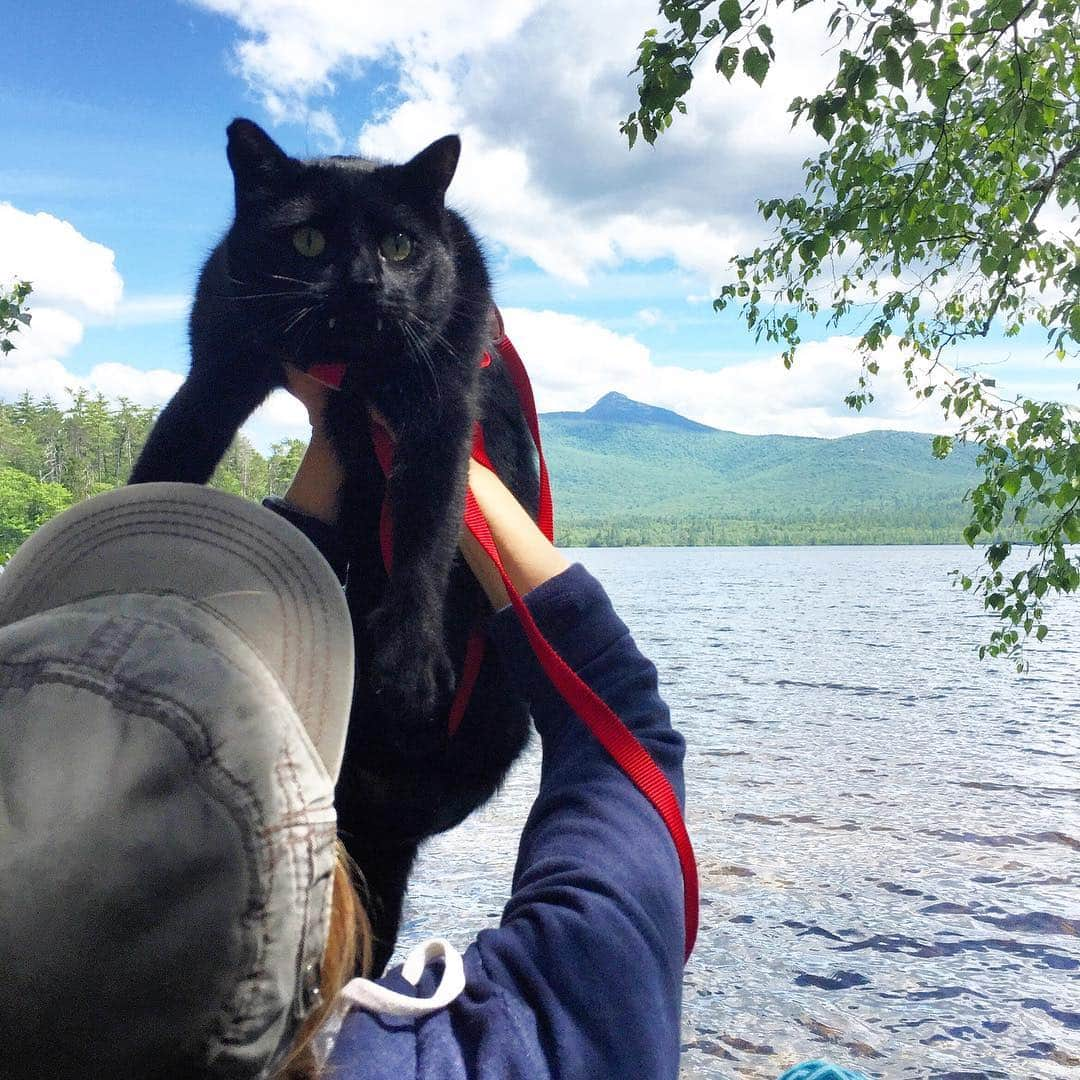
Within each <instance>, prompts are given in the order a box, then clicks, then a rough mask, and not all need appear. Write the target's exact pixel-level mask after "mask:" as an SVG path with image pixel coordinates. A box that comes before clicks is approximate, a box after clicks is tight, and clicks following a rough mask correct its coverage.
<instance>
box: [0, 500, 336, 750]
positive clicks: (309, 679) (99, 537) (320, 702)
mask: <svg viewBox="0 0 1080 1080" xmlns="http://www.w3.org/2000/svg"><path fill="white" fill-rule="evenodd" d="M203 490H204V492H205V491H206V490H210V489H203ZM215 497H216V496H215ZM223 497H225V498H230V497H228V496H223ZM230 501H231V498H230ZM150 505H153V506H155V507H156V508H162V509H163V510H165V511H166V512H172V513H177V514H178V519H177V521H176V522H174V523H169V524H170V527H169V528H168V529H167V530H166V531H165V532H164V535H166V536H168V537H169V538H170V539H176V538H177V536H184V537H185V538H187V539H195V540H200V541H206V540H207V539H208V538H209V539H214V540H218V541H222V542H228V541H232V542H233V543H232V544H229V546H230V547H232V548H233V554H235V555H238V556H239V557H241V558H243V560H244V562H245V563H246V564H247V565H249V566H252V567H254V568H255V569H257V570H260V571H262V572H263V573H264V574H265V573H266V572H268V571H275V572H276V574H275V576H276V577H277V578H278V580H277V581H276V582H274V583H273V584H275V585H284V586H285V588H286V592H287V593H288V599H290V600H292V601H293V609H292V613H293V614H294V615H299V614H307V615H310V603H311V600H312V599H314V598H316V597H317V598H318V604H319V607H320V609H321V610H322V611H324V612H325V610H326V605H325V602H324V596H325V594H324V592H323V590H322V589H320V588H319V587H318V586H319V583H318V582H317V581H316V580H315V579H314V577H313V576H312V575H310V574H308V573H307V572H306V569H307V567H306V564H305V563H304V562H303V561H300V562H290V561H288V560H283V559H282V558H281V552H280V551H279V549H277V548H275V547H273V546H271V545H269V544H267V543H266V542H265V537H264V535H263V533H261V532H258V531H255V529H254V527H253V526H250V525H249V523H248V522H244V521H242V520H240V519H237V518H236V517H235V516H231V517H230V516H225V515H224V514H223V513H222V512H221V511H218V508H217V507H210V506H206V505H202V506H200V507H199V510H200V512H201V513H202V514H203V515H204V518H203V519H201V520H193V519H192V516H191V509H192V507H191V505H190V504H189V503H187V502H185V501H184V500H178V499H159V500H156V501H155V502H153V503H151V501H150V500H146V501H144V502H143V503H140V504H139V505H138V506H129V505H124V506H119V507H108V508H103V509H99V510H97V511H96V513H95V515H94V516H90V515H87V516H86V517H85V518H83V519H82V520H80V521H77V522H73V523H71V524H69V525H67V527H66V532H64V533H62V534H61V536H62V537H63V539H64V543H63V544H62V545H61V544H60V542H59V539H60V538H59V537H58V538H57V541H56V542H54V543H53V544H52V548H51V550H50V549H48V548H47V549H46V551H47V552H49V554H50V555H51V559H46V558H45V557H44V553H41V555H40V556H39V560H38V566H37V567H36V569H37V571H38V572H37V574H36V576H35V575H34V574H33V573H29V574H28V576H27V578H26V579H25V580H24V581H23V582H22V583H21V584H22V588H21V589H16V591H15V592H14V593H13V594H12V595H11V596H10V598H9V599H8V605H9V606H13V605H14V602H15V601H17V600H19V599H20V598H21V596H22V595H24V594H25V593H26V592H28V591H30V589H31V587H32V586H33V585H34V584H35V583H36V579H40V578H41V577H44V576H46V571H47V570H48V569H49V567H48V565H47V563H48V562H51V563H53V564H55V563H56V562H68V561H71V560H72V559H74V558H79V557H82V556H84V555H86V554H88V553H89V552H91V551H93V550H96V549H97V548H99V547H101V546H103V545H104V544H105V543H107V542H108V539H109V537H108V536H106V535H104V531H103V523H104V528H108V527H110V526H111V527H112V529H113V530H114V531H120V532H121V533H122V534H123V535H125V536H126V535H128V532H129V530H127V529H125V528H123V526H124V525H125V524H130V522H131V521H132V520H133V519H134V521H135V522H136V523H137V524H139V525H140V526H141V527H142V528H143V531H144V532H146V533H148V534H149V535H156V534H158V530H156V529H153V528H148V526H151V525H152V524H154V523H153V522H152V521H149V520H147V516H146V510H147V507H148V506H150ZM215 514H217V515H218V517H217V521H214V522H213V524H218V523H220V524H222V525H223V527H224V528H223V530H219V529H215V528H212V527H209V525H208V524H207V519H212V518H213V517H214V515H215ZM271 516H272V515H271ZM274 520H275V521H276V520H277V519H276V518H275V519H274ZM158 524H161V525H162V526H165V525H166V522H163V521H162V522H159V523H158ZM281 524H282V525H286V524H287V523H285V522H282V523H281ZM200 525H201V526H202V527H201V528H200V527H199V526H200ZM275 528H277V526H276V525H275V526H270V525H269V523H268V524H267V529H266V530H264V531H265V532H272V531H273V530H274V529H275ZM88 531H89V532H91V533H92V534H93V535H94V537H95V542H94V543H93V544H92V545H89V546H86V547H81V546H79V541H80V540H82V539H83V534H84V533H86V532H88ZM278 532H279V533H280V536H279V537H277V538H276V539H278V540H279V541H280V542H281V543H283V544H285V545H286V546H287V547H289V548H291V549H292V551H293V553H294V554H295V555H300V554H301V548H300V546H299V545H298V543H297V541H298V540H299V539H302V534H300V533H299V532H298V531H297V530H295V528H293V527H291V526H290V527H289V529H288V531H287V532H286V531H282V530H281V529H278ZM238 536H242V537H243V538H244V539H246V540H247V541H249V544H250V549H254V553H255V554H261V555H263V556H264V557H265V562H264V563H262V564H255V563H253V562H252V560H251V558H250V557H248V556H250V555H251V554H252V551H251V550H243V549H240V550H237V549H236V548H235V547H234V545H235V542H236V540H237V537H238ZM72 548H74V549H75V550H74V552H72V551H71V549H72ZM64 555H66V556H67V558H61V557H60V556H64ZM308 555H310V552H308ZM301 570H303V571H304V572H303V573H301V572H300V571H301ZM283 579H284V580H283ZM290 579H291V580H290ZM294 584H295V585H297V586H299V588H297V589H295V590H294V589H293V588H290V587H289V586H290V585H294ZM305 585H306V586H308V588H307V589H304V588H303V586H305ZM297 592H299V593H300V595H301V596H304V597H305V598H306V603H304V602H302V603H296V602H295V595H296V593H297ZM275 593H276V594H277V595H278V597H279V599H284V597H282V595H281V592H280V591H278V589H277V588H275ZM308 629H309V630H311V629H315V628H313V627H309V628H308ZM283 643H284V645H285V650H284V652H285V655H284V657H283V660H284V665H283V666H284V667H285V668H286V669H289V668H293V671H292V672H291V674H292V675H293V677H294V678H296V679H297V681H299V673H300V672H302V673H303V676H304V684H305V685H304V687H303V692H304V694H305V699H306V700H308V701H309V702H310V704H311V706H312V709H313V712H314V715H313V716H312V717H311V718H310V719H311V720H312V721H314V729H315V732H316V738H318V739H321V738H322V735H323V732H324V728H325V720H326V717H325V712H326V709H325V705H326V702H325V685H324V684H321V683H316V682H315V679H314V675H315V672H314V670H313V665H310V664H301V663H299V662H298V661H294V660H293V658H292V656H291V653H292V651H293V650H292V648H291V647H292V646H293V644H294V642H293V640H292V635H291V634H288V633H287V634H285V635H283ZM315 655H318V650H315ZM298 689H299V687H298ZM316 689H317V690H318V693H317V694H316V692H315V691H316Z"/></svg>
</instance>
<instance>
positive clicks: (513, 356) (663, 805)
mask: <svg viewBox="0 0 1080 1080" xmlns="http://www.w3.org/2000/svg"><path fill="white" fill-rule="evenodd" d="M495 347H496V348H497V349H498V352H499V355H500V357H501V358H502V359H503V361H504V364H505V367H506V369H507V372H508V374H509V375H510V377H511V379H512V380H513V383H514V387H515V389H516V390H517V394H518V399H519V400H520V402H521V408H522V412H523V413H524V415H525V419H526V422H527V423H528V425H529V430H530V432H531V433H532V437H533V442H534V443H535V444H536V449H537V453H538V454H539V457H540V501H539V506H538V512H537V525H538V526H539V527H540V529H541V531H542V532H543V533H544V535H545V536H546V537H547V538H548V539H549V540H552V539H553V537H554V512H553V507H552V500H551V485H550V481H549V478H548V471H547V464H546V462H545V461H544V452H543V449H542V448H541V445H540V422H539V418H538V416H537V413H536V404H535V401H534V399H533V393H532V386H531V385H530V383H529V376H528V373H527V372H526V371H525V365H524V364H523V363H522V360H521V357H520V356H519V355H518V352H517V349H515V348H514V346H513V345H512V344H511V342H510V339H509V338H508V337H507V336H506V335H505V333H504V334H502V336H501V337H500V338H499V340H498V341H497V342H496V344H495ZM485 358H486V360H487V363H484V359H485ZM490 362H491V358H490V356H488V354H486V353H485V354H484V358H482V359H481V366H483V367H487V366H488V364H490ZM371 438H372V442H373V443H374V445H375V453H376V455H377V457H378V459H379V464H380V466H381V467H382V471H383V473H384V475H387V476H388V475H389V473H390V468H391V465H392V463H393V455H394V444H393V441H392V440H391V439H390V436H389V434H388V433H387V432H386V430H385V429H384V428H383V427H382V426H381V425H380V424H377V423H375V422H374V421H372V424H371ZM472 456H473V457H474V458H475V459H476V461H477V462H479V464H481V465H483V466H484V467H485V468H488V469H491V470H492V471H493V472H494V471H495V470H494V469H493V467H492V464H491V461H490V460H489V459H488V456H487V453H486V452H485V449H484V435H483V431H482V430H481V428H480V425H479V424H477V425H476V430H475V431H474V433H473V451H472ZM465 527H466V528H467V529H468V530H469V532H471V533H472V535H473V536H474V537H475V538H476V540H477V541H478V542H479V544H480V546H481V547H483V549H484V551H485V552H486V553H487V556H488V558H489V559H491V561H492V562H493V563H494V564H495V567H496V568H497V569H498V571H499V574H500V576H501V577H502V581H503V585H504V586H505V588H506V592H507V595H508V596H509V597H510V603H511V604H512V605H513V608H514V611H515V612H516V613H517V616H518V619H519V620H520V621H521V625H522V628H523V630H524V631H525V636H526V638H527V639H528V641H529V644H530V645H531V646H532V649H533V652H534V653H535V654H536V657H537V659H538V660H539V661H540V666H541V667H542V668H543V669H544V672H545V674H546V675H547V677H548V678H549V679H550V680H551V682H552V685H553V686H554V687H555V689H556V690H558V691H559V693H560V694H561V695H562V697H563V699H564V700H565V701H566V702H567V704H569V705H570V707H571V708H572V709H573V710H574V712H575V713H576V714H577V716H578V717H579V718H580V719H581V720H582V721H583V722H584V724H585V726H586V727H587V728H588V729H589V731H591V732H592V734H593V736H594V737H595V738H596V739H597V741H598V742H599V743H600V745H601V746H603V747H604V749H605V750H606V751H607V752H608V753H609V754H610V755H611V757H612V758H613V759H614V761H615V763H616V764H617V765H618V766H619V768H620V769H622V771H623V772H624V773H625V774H626V775H627V776H628V777H629V779H630V780H631V782H632V783H633V784H634V786H635V787H637V789H638V790H639V791H640V792H641V793H642V794H643V795H644V796H645V798H646V799H648V800H649V802H650V803H651V804H652V805H653V807H654V808H655V809H656V811H657V813H658V814H659V815H660V817H661V819H662V820H663V822H664V824H665V825H666V826H667V830H668V832H669V833H670V834H671V839H672V841H673V842H674V844H675V852H676V854H677V856H678V859H679V866H680V868H681V870H682V877H683V903H684V908H685V927H686V939H685V943H684V954H683V955H684V959H689V957H690V954H691V953H692V952H693V950H694V942H695V941H696V939H697V931H698V899H699V892H698V874H697V863H696V861H695V859H694V849H693V845H692V844H691V842H690V836H689V834H688V833H687V831H686V823H685V822H684V821H683V816H682V810H681V808H680V807H679V800H678V798H677V796H676V795H675V791H674V789H673V788H672V786H671V784H670V782H669V781H668V778H667V777H666V776H665V775H664V773H663V771H662V770H661V769H660V767H659V766H658V765H657V764H656V762H655V761H653V759H652V757H650V755H649V752H648V751H647V750H646V749H645V747H643V746H642V745H641V743H640V742H639V741H638V740H637V738H636V737H635V736H634V734H633V733H632V732H631V731H630V729H629V728H628V727H627V726H626V725H625V724H624V723H623V722H622V720H620V719H619V717H618V716H616V715H615V713H614V712H613V711H612V709H611V708H610V706H609V705H608V704H607V703H606V702H605V701H604V700H603V699H602V698H600V697H599V696H598V695H597V694H596V693H594V692H593V690H592V689H590V687H589V686H587V685H586V684H585V682H584V681H583V680H582V679H581V678H580V677H579V676H578V675H577V673H576V672H574V671H573V669H572V668H570V666H569V665H568V664H567V663H566V661H565V660H563V658H562V657H561V656H559V654H558V653H557V652H556V651H555V650H554V649H553V648H552V646H551V645H550V643H549V642H548V640H547V639H546V638H545V637H544V635H543V634H542V633H541V632H540V629H539V627H537V625H536V622H535V621H534V620H533V617H532V614H531V613H530V612H529V609H528V608H527V607H526V606H525V602H524V600H522V599H521V596H520V595H519V594H518V591H517V590H516V589H515V588H514V585H513V582H511V580H510V576H509V575H508V574H507V572H506V568H505V567H504V566H503V562H502V558H501V557H500V555H499V549H498V547H497V545H496V544H495V540H494V538H493V537H492V535H491V529H490V527H489V525H488V522H487V519H486V518H485V517H484V514H483V511H482V510H481V509H480V506H479V504H478V503H477V501H476V498H475V497H474V496H473V493H472V491H470V490H466V492H465ZM379 542H380V545H381V547H382V554H383V563H384V565H385V566H386V569H387V572H389V570H390V560H391V557H392V549H393V522H392V519H391V514H390V503H389V499H384V500H383V506H382V515H381V519H380V528H379ZM483 649H484V642H483V635H482V634H480V633H479V631H478V630H475V629H474V630H473V632H472V634H471V635H470V637H469V642H468V644H467V646H466V652H465V666H464V670H463V672H462V677H461V679H460V680H459V682H458V689H457V693H456V694H455V695H454V702H453V704H452V705H451V708H450V723H449V728H450V731H451V734H452V733H453V732H454V731H456V730H457V727H458V725H459V724H460V723H461V718H462V716H463V715H464V712H465V706H466V704H467V702H468V698H469V695H470V694H471V693H472V688H473V685H474V684H475V682H476V675H477V673H478V672H479V669H480V662H481V661H482V659H483Z"/></svg>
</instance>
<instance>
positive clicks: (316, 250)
mask: <svg viewBox="0 0 1080 1080" xmlns="http://www.w3.org/2000/svg"><path fill="white" fill-rule="evenodd" d="M292 243H293V247H294V248H296V250H297V251H298V252H300V254H301V255H306V256H307V257H308V258H309V259H314V258H315V257H316V256H318V255H321V254H322V253H323V252H324V251H325V250H326V237H325V236H323V234H322V233H321V232H319V230H318V229H313V228H312V227H311V226H310V225H302V226H301V227H300V228H299V229H297V230H296V231H295V232H294V233H293V234H292Z"/></svg>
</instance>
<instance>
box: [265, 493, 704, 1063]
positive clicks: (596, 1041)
mask: <svg viewBox="0 0 1080 1080" xmlns="http://www.w3.org/2000/svg"><path fill="white" fill-rule="evenodd" d="M273 508H274V509H277V508H278V507H276V506H274V507H273ZM289 516H290V517H292V516H291V515H289ZM293 520H295V519H293ZM298 523H299V522H298ZM305 531H306V530H305ZM312 539H313V540H315V541H316V542H318V541H319V540H321V539H322V537H321V536H317V535H313V536H312ZM328 554H329V552H328ZM525 599H526V603H527V605H528V607H529V610H530V611H531V612H532V615H533V617H534V618H535V620H536V623H537V625H538V626H539V627H540V630H541V631H542V632H543V634H544V636H545V637H546V638H547V639H548V640H549V641H550V642H551V644H552V645H553V646H554V647H555V649H556V650H557V651H558V652H559V653H560V654H561V655H562V657H563V658H564V659H565V660H566V662H567V663H568V664H569V665H570V667H571V668H573V670H574V671H576V672H577V673H578V674H579V675H580V676H581V677H582V678H583V679H584V680H585V682H586V683H588V685H589V686H590V687H592V689H593V690H594V691H595V692H596V693H597V694H599V695H600V697H601V698H603V699H604V700H605V701H606V702H607V703H608V705H610V706H611V707H612V709H614V711H615V712H616V713H617V714H618V715H619V716H620V717H621V718H622V720H623V722H624V723H626V725H627V726H628V727H629V728H630V729H631V730H632V731H633V732H634V734H635V735H636V736H637V737H638V739H639V740H640V741H641V742H642V743H643V745H644V746H645V748H646V749H647V750H648V751H649V753H650V754H651V755H652V756H653V758H654V759H655V761H656V762H657V764H658V765H659V766H660V767H661V768H662V769H663V770H664V772H665V774H666V775H667V777H668V779H669V780H670V781H671V783H672V785H673V787H674V788H675V791H676V793H677V794H678V796H679V799H680V802H681V801H682V799H683V774H682V759H683V750H684V745H683V740H682V737H681V736H680V735H679V734H678V733H677V732H676V731H674V730H673V729H672V727H671V723H670V719H669V716H668V709H667V706H666V705H665V704H664V702H663V701H662V700H661V698H660V696H659V694H658V692H657V683H656V669H655V667H654V666H653V665H652V663H650V661H649V660H647V659H646V658H645V657H644V656H642V654H641V653H640V652H639V651H638V649H637V647H636V645H635V644H634V641H633V639H632V638H631V636H630V633H629V631H628V630H627V628H626V626H625V625H624V624H623V622H622V621H621V620H620V619H619V617H618V615H616V614H615V611H614V609H613V608H612V606H611V602H610V600H609V599H608V597H607V595H606V594H605V592H604V590H603V588H602V587H601V585H600V583H599V582H598V581H596V579H595V578H593V577H592V576H591V575H590V574H589V573H588V572H587V571H586V570H585V568H584V567H582V566H580V565H575V566H572V567H571V568H570V569H568V570H566V571H564V572H563V573H562V574H560V575H558V576H557V577H555V578H552V579H551V580H550V581H548V582H545V583H544V584H543V585H541V586H539V587H538V588H536V589H534V590H533V591H532V592H531V593H529V594H528V595H527V596H526V598H525ZM489 634H490V638H491V640H492V641H493V642H494V643H495V645H496V647H497V648H498V650H499V653H500V655H501V657H502V660H503V662H504V664H505V665H506V668H507V670H508V672H509V673H510V675H511V677H512V678H513V679H514V680H515V681H516V682H517V684H518V685H519V686H520V687H521V689H522V691H523V693H524V695H525V696H526V697H527V698H528V700H529V701H530V702H531V708H532V715H533V719H534V721H535V723H536V728H537V731H538V732H539V734H540V738H541V742H542V746H543V764H542V767H541V779H540V790H539V792H538V794H537V797H536V801H535V803H534V804H533V807H532V810H531V811H530V813H529V817H528V820H527V822H526V824H525V828H524V830H523V832H522V835H521V842H520V845H519V848H518V858H517V865H516V867H515V869H514V878H513V886H512V893H511V896H510V899H509V901H508V903H507V905H506V907H505V909H504V911H503V916H502V921H501V924H500V926H499V927H498V928H497V929H493V930H483V931H481V932H480V933H479V934H478V935H477V938H476V941H475V942H474V943H473V944H472V945H471V946H470V947H469V948H468V950H467V951H466V953H465V957H464V961H465V976H466V987H465V990H464V991H463V993H462V994H461V996H460V997H459V998H457V1000H455V1001H454V1002H453V1003H452V1004H451V1005H449V1006H448V1007H447V1008H445V1009H443V1010H441V1011H439V1012H436V1013H432V1014H430V1015H428V1016H424V1017H422V1018H420V1019H411V1018H410V1019H399V1018H393V1017H385V1016H377V1015H373V1014H370V1013H366V1012H362V1011H359V1010H354V1011H352V1012H351V1013H349V1015H348V1016H347V1017H346V1019H345V1021H344V1023H343V1025H342V1028H341V1032H340V1034H339V1036H338V1040H337V1044H336V1046H335V1048H334V1051H333V1054H332V1056H331V1058H330V1063H329V1071H328V1075H329V1076H331V1077H335V1078H342V1080H345V1078H349V1077H363V1078H365V1080H369V1078H370V1080H375V1078H386V1080H412V1078H414V1077H415V1078H417V1080H451V1078H455V1080H456V1078H462V1080H464V1078H469V1080H514V1078H521V1080H542V1078H545V1077H553V1078H554V1077H559V1078H565V1080H606V1078H611V1080H627V1078H630V1077H633V1078H635V1080H654V1078H656V1080H660V1078H668V1077H676V1076H677V1075H678V1071H679V1017H680V1009H681V1001H682V992H681V990H682V968H683V955H682V953H683V932H684V928H683V889H682V876H681V873H680V870H679V864H678V860H677V858H676V855H675V847H674V844H673V843H672V840H671V837H670V836H669V834H668V832H667V829H666V827H665V826H664V824H663V822H662V821H661V820H660V816H659V815H658V814H657V812H656V810H655V809H654V808H653V807H652V806H651V805H650V804H649V803H648V802H647V801H646V799H645V797H644V796H643V795H642V794H641V793H640V792H639V791H638V790H637V789H636V788H635V787H634V786H633V784H632V783H631V782H630V781H629V780H628V779H627V778H626V776H625V775H624V774H623V773H622V772H621V770H620V769H619V767H618V766H617V765H616V764H615V763H614V761H612V759H611V758H610V757H609V756H608V754H607V752H606V751H605V750H604V749H603V748H602V747H601V746H600V744H599V743H597V742H596V740H595V739H594V738H593V736H592V735H591V734H590V733H589V731H588V730H587V729H586V727H585V725H584V724H583V723H582V722H581V721H580V720H579V719H578V717H577V716H576V715H575V714H574V713H573V712H572V711H571V709H570V708H569V706H567V705H566V703H565V702H564V701H563V700H562V698H561V697H559V695H558V694H557V693H556V692H555V690H554V689H553V688H552V686H551V684H550V683H549V682H548V680H547V677H546V676H545V675H544V673H543V671H542V670H541V668H540V665H539V662H538V661H537V660H536V658H535V657H534V655H533V653H532V650H531V648H530V647H529V644H528V642H527V641H526V639H525V635H524V632H523V631H522V629H521V627H520V625H519V624H518V621H517V616H516V615H515V614H514V612H513V609H511V608H509V607H507V608H504V609H503V610H502V611H500V612H498V613H496V614H495V615H494V616H493V617H492V620H491V624H490V627H489ZM440 974H441V964H439V963H437V962H436V963H435V964H433V965H431V966H430V967H429V969H428V970H427V971H426V972H425V974H424V976H423V977H422V978H421V980H420V983H419V985H418V986H417V987H415V988H414V987H412V986H411V985H410V984H409V983H408V982H406V981H405V980H404V979H403V978H402V977H401V976H400V974H399V973H398V971H397V970H394V971H391V972H390V973H388V974H387V975H386V976H385V977H384V978H383V979H381V980H380V981H381V982H382V983H384V984H385V985H386V986H388V987H390V988H391V989H394V990H397V991H399V992H401V993H405V994H410V995H415V996H419V997H426V996H429V995H430V994H431V993H432V992H433V991H434V989H435V987H436V985H437V984H438V981H439V975H440Z"/></svg>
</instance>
